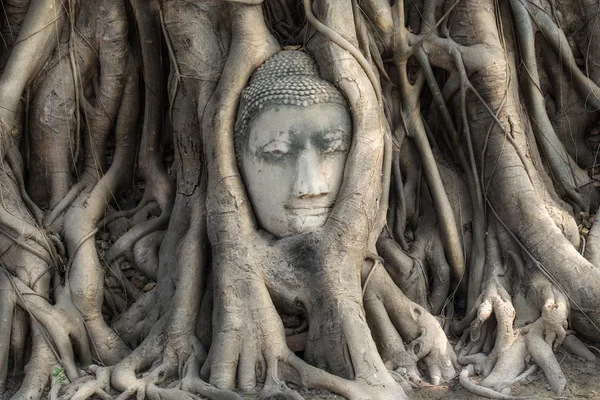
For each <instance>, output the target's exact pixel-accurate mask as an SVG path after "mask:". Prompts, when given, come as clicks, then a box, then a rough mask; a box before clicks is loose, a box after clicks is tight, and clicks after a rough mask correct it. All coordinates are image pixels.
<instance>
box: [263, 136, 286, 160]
mask: <svg viewBox="0 0 600 400" xmlns="http://www.w3.org/2000/svg"><path fill="white" fill-rule="evenodd" d="M289 152H290V144H289V143H287V142H284V141H281V140H274V141H272V142H269V143H267V144H266V145H264V147H263V148H262V151H261V153H262V155H263V156H264V157H267V158H272V159H280V158H283V157H284V156H285V155H286V154H288V153H289Z"/></svg>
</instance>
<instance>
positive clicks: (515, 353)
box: [455, 274, 594, 398]
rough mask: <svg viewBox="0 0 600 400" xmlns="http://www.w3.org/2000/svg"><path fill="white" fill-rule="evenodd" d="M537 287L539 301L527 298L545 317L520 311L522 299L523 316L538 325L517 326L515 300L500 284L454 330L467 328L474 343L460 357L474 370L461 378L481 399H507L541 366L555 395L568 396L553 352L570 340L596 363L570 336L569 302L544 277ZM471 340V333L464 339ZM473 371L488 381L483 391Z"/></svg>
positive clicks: (491, 284) (490, 285)
mask: <svg viewBox="0 0 600 400" xmlns="http://www.w3.org/2000/svg"><path fill="white" fill-rule="evenodd" d="M533 287H534V288H535V290H534V291H535V292H536V293H537V295H538V296H539V298H538V299H535V298H531V297H526V298H525V299H528V300H527V301H529V302H531V303H533V304H539V306H538V307H540V308H541V313H540V312H539V311H538V312H537V313H534V314H531V313H530V314H527V312H528V311H531V310H527V309H526V308H525V307H523V306H521V303H522V300H519V301H518V303H517V304H519V308H518V310H519V313H520V314H522V315H529V317H531V320H532V321H533V322H531V320H530V321H528V322H527V323H526V324H525V325H524V326H522V327H521V328H518V329H517V328H515V327H514V324H515V316H516V315H517V312H516V311H515V308H514V307H513V303H512V300H511V297H510V295H509V294H508V292H507V291H506V290H505V289H504V288H503V287H502V285H501V284H500V283H499V282H498V281H497V280H495V279H493V280H492V281H491V282H489V283H488V284H487V285H486V288H485V290H484V291H483V293H482V294H481V295H480V297H479V299H478V301H477V302H476V304H475V306H474V308H473V309H472V310H471V312H470V313H469V314H468V315H467V316H466V317H465V318H464V319H463V320H462V321H461V322H460V323H458V324H456V325H455V328H456V330H457V331H461V330H464V329H466V328H468V335H469V336H470V342H469V343H468V344H467V345H466V346H464V347H462V348H461V349H460V350H459V354H458V361H459V362H460V363H461V364H463V365H469V368H468V369H467V370H463V373H461V379H460V380H461V383H463V386H465V388H466V389H468V390H470V391H472V392H473V393H475V394H479V395H484V396H491V395H493V396H495V398H508V397H506V396H504V395H508V394H509V393H510V386H511V385H512V384H514V383H516V382H518V381H521V380H522V379H523V378H524V377H525V376H527V375H529V374H531V372H533V370H534V369H535V367H536V366H538V367H539V368H541V370H542V371H543V372H544V374H545V375H546V378H547V379H548V382H549V383H550V386H551V387H552V390H553V391H554V392H555V393H556V394H557V395H563V394H565V393H568V391H569V390H568V387H567V380H566V378H565V376H564V374H563V372H562V370H561V367H560V365H559V363H558V361H557V359H556V356H555V354H554V352H553V350H554V349H556V348H557V347H558V346H560V345H562V344H563V343H565V340H566V343H567V345H566V346H565V347H566V348H567V349H569V350H571V351H573V352H574V353H575V354H577V355H581V356H583V357H586V358H588V359H593V358H594V356H593V354H591V353H590V352H589V350H587V349H586V350H587V351H586V350H584V348H585V346H584V345H583V344H581V342H580V341H579V340H578V339H577V338H576V337H575V336H573V335H569V336H567V330H566V329H567V327H568V321H567V318H568V315H569V303H568V301H567V299H566V297H565V296H564V295H563V294H562V293H561V292H560V291H559V290H557V289H556V288H555V287H554V286H553V285H552V284H550V283H549V282H548V281H547V280H546V279H545V278H544V277H543V276H541V275H537V274H536V275H534V279H533ZM518 297H519V296H517V298H518ZM525 299H523V300H525ZM525 304H526V303H525ZM492 316H493V318H492ZM525 318H528V317H525ZM518 324H519V322H518V321H517V325H518ZM466 335H467V331H465V335H464V336H463V337H466ZM566 338H568V339H566ZM473 372H475V373H477V374H479V375H481V376H483V377H484V379H483V380H482V381H481V386H482V387H483V388H484V389H482V390H480V388H478V387H477V386H476V385H474V384H473V383H471V382H470V381H469V380H468V376H469V373H473ZM485 388H488V389H485ZM489 389H491V390H492V391H491V392H490V391H489ZM503 396H504V397H503Z"/></svg>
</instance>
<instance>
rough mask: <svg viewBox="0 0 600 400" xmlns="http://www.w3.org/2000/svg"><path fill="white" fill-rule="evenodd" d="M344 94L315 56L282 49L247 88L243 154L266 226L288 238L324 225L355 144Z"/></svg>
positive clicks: (249, 187) (240, 123)
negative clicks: (324, 74) (326, 77)
mask: <svg viewBox="0 0 600 400" xmlns="http://www.w3.org/2000/svg"><path fill="white" fill-rule="evenodd" d="M351 137H352V122H351V116H350V112H349V109H348V106H347V103H346V99H345V97H344V96H343V95H342V94H341V92H340V91H339V90H338V89H337V88H336V87H335V86H333V85H332V84H331V83H330V82H328V81H326V80H324V79H322V78H321V77H320V76H319V70H318V67H317V65H316V63H315V61H314V60H313V59H312V57H311V56H310V55H308V54H307V53H305V52H302V51H295V50H287V51H281V52H279V53H277V54H276V55H274V56H273V57H271V58H270V59H268V60H267V61H266V62H265V63H264V64H263V65H262V66H261V67H259V68H258V69H257V70H256V71H255V72H254V74H253V75H252V77H251V79H250V82H249V84H248V86H247V87H246V88H245V89H244V91H243V92H242V99H241V104H240V109H239V110H238V118H237V121H236V136H235V141H236V152H237V154H236V155H237V159H238V165H239V167H240V172H241V175H242V179H243V181H244V184H245V186H246V192H247V193H248V197H249V198H250V203H251V204H252V208H253V210H254V214H255V216H256V219H257V220H258V223H259V225H260V227H261V228H262V229H264V230H265V231H267V232H269V233H271V234H272V235H274V236H276V237H278V238H283V237H288V236H292V235H296V234H299V233H303V232H306V231H309V230H312V229H315V228H319V227H321V226H323V225H324V224H325V222H326V221H327V218H328V217H329V214H330V212H331V209H332V207H333V205H334V203H335V201H336V198H337V195H338V192H339V189H340V186H341V183H342V178H343V175H344V166H345V164H346V158H347V155H348V151H349V149H350V144H351Z"/></svg>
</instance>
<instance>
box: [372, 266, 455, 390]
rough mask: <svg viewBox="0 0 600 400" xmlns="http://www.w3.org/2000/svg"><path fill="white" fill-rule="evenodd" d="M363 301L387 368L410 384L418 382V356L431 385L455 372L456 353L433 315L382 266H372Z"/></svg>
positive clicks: (452, 375)
mask: <svg viewBox="0 0 600 400" xmlns="http://www.w3.org/2000/svg"><path fill="white" fill-rule="evenodd" d="M374 268H376V267H374ZM364 304H365V310H366V313H367V320H368V321H369V326H370V327H371V331H372V332H373V336H374V338H375V340H376V342H377V344H378V348H379V352H380V354H381V356H382V358H383V361H384V362H385V363H386V366H387V367H388V368H390V369H393V370H396V371H401V372H402V373H403V374H405V376H406V378H407V379H408V380H409V381H410V382H412V383H414V384H420V383H421V378H420V376H419V374H418V372H417V368H416V363H417V361H420V360H422V361H423V362H424V364H425V365H426V367H427V370H428V372H429V378H430V381H431V383H433V384H434V385H437V384H439V383H440V382H441V381H442V380H449V379H452V378H454V377H455V376H456V370H455V368H458V363H457V360H456V355H455V353H454V350H453V349H452V347H451V345H450V343H449V342H448V339H447V337H446V335H445V333H444V331H443V329H442V327H441V326H440V324H439V322H438V321H437V319H436V318H435V317H433V316H432V315H431V314H430V313H429V312H427V310H425V309H424V308H423V307H421V306H419V305H418V304H415V303H413V302H412V301H410V300H409V299H408V298H407V297H406V296H405V295H404V294H403V293H402V291H400V290H399V289H398V287H397V286H396V285H395V284H394V282H393V281H392V280H391V278H390V277H389V276H388V275H387V273H386V272H385V271H384V270H383V269H381V270H379V269H375V270H373V272H372V276H371V279H370V281H369V282H368V284H367V286H366V288H365V300H364ZM404 343H408V346H406V347H405V346H404Z"/></svg>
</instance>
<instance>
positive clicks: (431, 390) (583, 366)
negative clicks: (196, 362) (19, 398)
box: [0, 348, 600, 400]
mask: <svg viewBox="0 0 600 400" xmlns="http://www.w3.org/2000/svg"><path fill="white" fill-rule="evenodd" d="M556 354H557V356H558V361H559V363H560V365H561V367H562V370H563V372H564V373H565V376H566V377H567V381H568V382H569V389H570V391H571V394H570V395H566V396H560V397H557V396H555V395H554V393H553V392H552V390H551V389H550V385H549V384H548V382H547V380H546V377H545V376H544V374H543V372H542V371H541V370H539V369H538V370H536V372H534V373H533V374H532V375H531V376H530V377H528V378H526V379H525V380H524V381H523V382H520V383H518V384H516V385H513V386H512V395H514V396H528V397H530V398H531V399H539V400H549V399H557V398H560V399H600V358H599V359H596V361H594V362H589V361H585V360H583V359H581V358H579V357H576V356H573V355H572V354H570V353H568V352H567V351H565V350H564V349H562V348H560V349H558V350H557V351H556ZM471 379H473V378H471ZM475 379H478V378H477V377H476V378H475ZM19 385H20V379H19V378H15V377H13V378H9V379H8V380H7V391H6V392H5V393H4V394H1V395H0V400H8V399H9V398H10V396H11V395H12V394H13V393H14V392H16V391H17V389H18V388H19ZM300 393H301V394H302V396H303V397H304V398H305V399H306V400H343V399H344V398H343V397H341V396H337V395H334V394H331V393H327V392H323V391H318V390H310V391H300ZM115 394H116V393H115ZM408 397H409V399H411V400H442V399H443V400H477V399H483V398H484V397H480V396H475V395H472V394H471V393H469V392H467V391H466V390H465V389H464V388H463V387H462V386H461V385H460V383H459V382H458V378H455V379H453V380H452V381H451V382H448V383H447V384H442V385H439V386H429V387H423V388H420V389H416V390H414V391H412V392H411V393H409V395H408ZM244 398H245V399H246V400H257V399H258V398H259V394H258V393H257V394H248V395H245V396H244ZM43 399H47V396H44V397H43Z"/></svg>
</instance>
